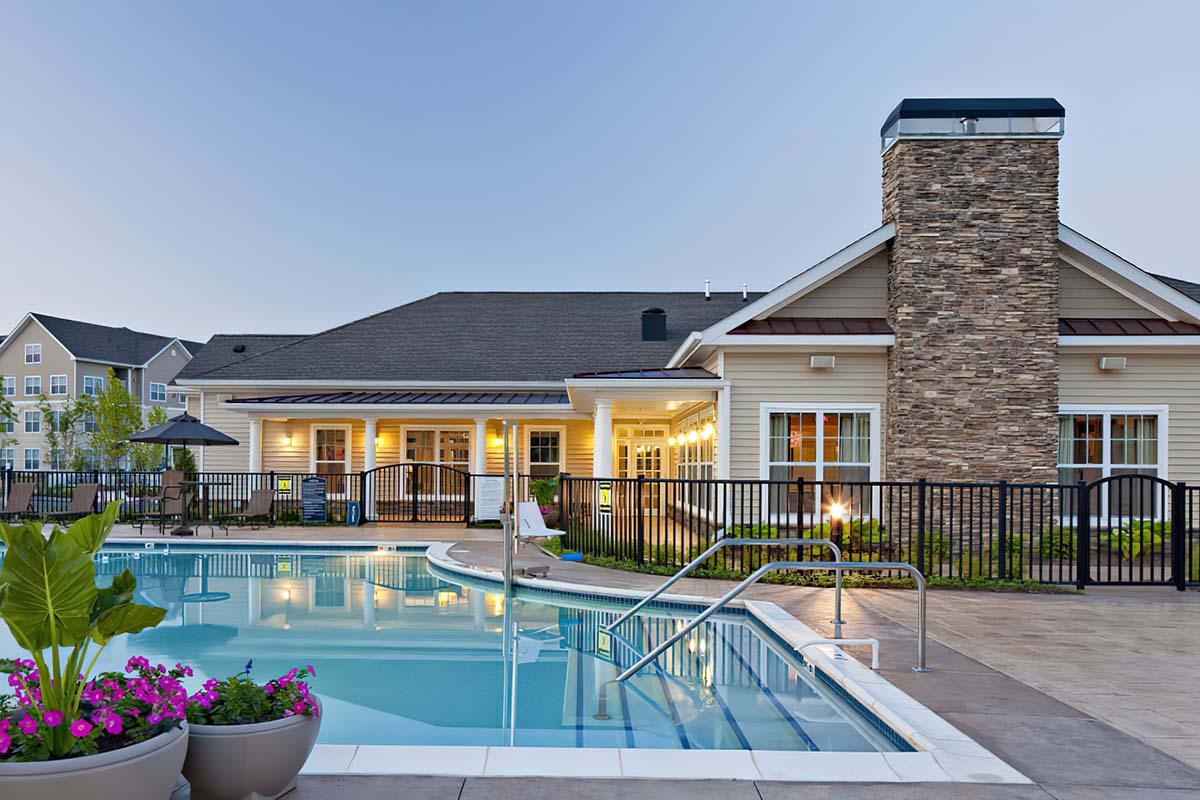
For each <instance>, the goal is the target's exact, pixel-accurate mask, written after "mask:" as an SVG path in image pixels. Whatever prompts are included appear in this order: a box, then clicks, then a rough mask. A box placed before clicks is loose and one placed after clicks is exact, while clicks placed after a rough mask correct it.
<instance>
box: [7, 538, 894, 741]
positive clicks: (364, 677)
mask: <svg viewBox="0 0 1200 800" xmlns="http://www.w3.org/2000/svg"><path fill="white" fill-rule="evenodd" d="M126 568H128V569H130V570H131V571H132V572H133V573H134V574H135V575H136V576H137V578H138V584H139V594H140V598H139V599H140V601H142V602H148V603H153V604H155V605H159V606H162V607H165V608H166V609H167V616H166V619H165V620H164V621H163V623H162V624H161V625H160V626H159V627H158V628H156V629H154V630H151V631H146V632H143V633H141V634H139V635H137V636H131V637H122V638H121V639H119V640H117V641H116V642H115V643H114V644H113V645H111V646H110V647H109V648H108V650H106V651H105V653H104V655H103V656H102V657H101V662H100V664H99V668H100V669H120V668H121V667H122V666H123V665H124V663H125V661H126V660H127V659H128V658H129V657H130V656H131V655H144V656H146V657H147V658H149V659H150V661H151V662H152V663H155V662H162V663H167V664H173V663H175V662H177V661H180V662H183V663H185V664H188V665H190V666H192V668H193V669H195V671H196V683H197V685H198V684H199V683H200V682H201V681H203V680H204V679H205V678H207V677H214V676H215V677H224V676H227V675H230V674H233V673H236V672H238V671H240V670H241V669H242V668H243V666H244V665H245V664H246V662H247V661H249V660H251V659H253V662H254V666H253V673H252V674H253V676H254V677H255V678H256V679H258V680H260V681H262V680H266V679H268V678H271V677H275V676H278V675H281V674H283V673H284V672H286V671H287V670H288V669H289V668H291V667H292V666H295V665H303V664H312V665H313V667H315V669H316V672H317V677H316V679H315V680H314V681H313V687H314V689H315V690H316V691H317V692H318V694H319V695H320V696H321V698H322V701H323V703H324V704H325V720H324V723H323V725H322V728H321V736H320V741H321V742H323V743H326V744H399V745H416V744H423V745H430V744H433V745H493V746H494V745H510V744H511V745H517V746H553V747H638V748H683V749H761V750H821V751H841V752H845V751H867V752H876V751H888V750H897V749H908V748H907V746H906V745H905V744H904V743H903V742H902V741H901V740H899V738H898V737H897V736H896V735H895V734H894V733H891V732H890V731H889V730H887V729H886V728H885V727H884V726H883V725H882V724H881V723H880V722H879V721H878V720H876V719H875V718H874V717H872V716H870V715H869V714H866V713H863V709H861V707H856V704H854V703H853V701H851V700H849V699H848V698H846V697H845V695H844V694H843V693H841V692H840V690H838V689H836V688H835V687H834V686H833V685H832V684H831V683H830V682H829V681H827V680H826V679H824V678H823V677H822V676H821V675H820V674H819V673H814V672H813V670H812V668H811V667H810V666H809V665H807V664H806V663H805V662H804V660H803V659H802V658H801V657H800V656H798V655H797V654H795V653H794V652H792V651H790V649H789V648H787V647H786V646H785V645H783V644H782V643H781V642H779V641H777V640H775V639H774V638H773V637H772V636H771V635H770V634H769V633H767V632H766V631H765V630H762V629H760V628H758V626H757V624H756V623H753V622H752V621H751V620H750V619H749V618H748V617H747V616H746V615H744V614H729V615H725V616H717V617H714V618H713V620H711V621H710V622H709V623H707V624H706V625H704V626H703V627H701V628H699V629H698V630H697V631H696V632H695V634H694V635H693V636H691V637H687V638H685V639H683V640H682V641H680V642H679V643H678V644H677V645H676V646H675V647H674V648H673V649H671V650H669V651H668V652H667V653H665V654H664V655H663V656H662V657H661V658H660V659H659V660H658V662H657V664H656V665H655V666H651V667H647V668H646V669H644V670H642V671H641V672H640V673H639V674H638V675H636V676H635V677H634V678H632V679H631V680H629V681H627V682H625V683H623V684H620V683H616V682H615V681H614V680H613V679H614V678H615V677H616V674H617V673H618V672H619V671H620V669H619V668H620V667H624V666H628V665H629V664H631V663H633V662H634V661H635V660H636V659H637V658H638V657H639V656H640V655H641V654H642V653H644V652H646V651H647V649H648V648H649V647H652V646H653V645H654V644H655V643H657V642H659V641H662V640H663V639H665V638H667V637H669V636H670V635H671V634H672V633H673V632H674V631H675V630H677V629H678V627H679V626H682V625H683V624H684V621H685V620H686V619H687V618H689V617H690V616H694V614H695V610H688V609H681V610H679V611H678V612H672V611H668V610H662V611H655V612H653V613H652V615H649V616H639V617H635V618H634V619H632V620H630V621H628V622H626V623H624V624H623V625H622V626H621V627H620V628H619V629H618V630H617V632H616V635H615V636H614V637H613V642H612V644H611V646H610V647H609V648H608V652H605V651H604V650H603V648H598V647H597V631H598V630H599V629H600V627H601V626H602V625H604V624H606V623H607V622H609V621H611V620H612V619H614V618H615V616H616V615H617V614H618V613H619V612H620V610H621V608H620V607H619V606H616V605H605V604H602V603H598V602H592V601H588V600H580V599H577V598H569V597H566V596H556V595H552V594H544V593H538V592H524V591H521V592H518V593H517V596H516V597H515V598H514V600H513V601H512V603H511V604H508V603H506V602H505V598H504V597H503V595H502V594H500V593H497V592H496V587H495V586H494V585H492V584H487V583H482V582H479V583H474V582H470V581H467V580H466V579H460V578H456V577H451V576H445V575H438V574H435V573H434V572H433V571H431V569H430V568H429V566H428V562H427V561H426V559H425V557H424V555H423V554H422V553H419V552H407V553H406V552H380V551H376V550H374V549H364V548H326V549H314V548H311V547H309V548H294V549H280V548H265V547H264V548H247V547H241V546H238V547H228V546H227V547H220V548H213V547H210V548H208V549H205V548H203V547H199V546H172V547H171V548H170V549H169V551H168V550H167V549H165V548H164V547H163V546H161V545H160V546H158V547H157V548H156V549H145V548H141V547H137V548H133V547H108V548H106V549H105V550H104V551H103V553H102V555H101V556H100V557H99V559H98V563H97V572H98V574H99V575H100V576H101V577H100V581H101V582H106V581H107V580H110V579H111V576H113V575H115V574H117V573H118V572H120V571H121V570H122V569H126ZM506 619H507V621H508V625H509V627H508V631H509V635H508V636H506V635H505V631H506V624H505V623H506ZM15 653H16V648H15V644H14V643H13V642H12V639H11V638H10V635H9V633H8V630H7V629H6V628H3V629H0V656H4V655H9V654H15Z"/></svg>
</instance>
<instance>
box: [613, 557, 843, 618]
mask: <svg viewBox="0 0 1200 800" xmlns="http://www.w3.org/2000/svg"><path fill="white" fill-rule="evenodd" d="M748 545H764V546H772V545H785V546H790V545H799V546H806V545H813V546H815V545H825V546H826V547H828V548H829V549H830V551H831V552H832V553H833V559H834V561H835V562H836V561H841V560H842V549H841V548H840V547H838V546H837V544H836V543H835V542H834V541H833V540H831V539H718V540H717V541H716V543H715V544H713V546H712V547H710V548H708V549H707V550H705V551H704V552H703V553H701V554H700V555H698V556H696V557H695V558H694V559H692V560H691V561H690V562H689V563H688V564H687V566H685V567H684V568H683V569H681V570H679V572H676V573H675V574H674V575H672V576H671V577H670V578H667V580H666V582H665V583H663V584H662V585H661V586H659V587H658V588H657V589H655V590H654V591H653V592H651V593H650V594H648V595H646V596H645V597H643V598H642V599H641V600H640V601H638V603H637V605H635V606H633V607H632V608H630V609H629V610H628V611H626V612H625V613H624V614H622V615H621V616H619V617H617V618H616V619H615V620H613V621H612V622H610V623H608V624H607V625H605V626H604V630H606V631H610V632H611V631H612V629H613V628H615V627H617V626H618V625H620V624H621V623H622V622H624V621H625V620H627V619H629V618H630V617H632V616H633V615H634V614H636V613H637V612H639V611H641V610H642V609H643V608H645V607H646V606H647V605H649V604H650V603H651V602H653V600H654V598H656V597H658V596H659V595H661V594H662V593H663V592H665V591H666V590H667V589H670V588H671V587H672V586H674V585H675V584H676V583H678V582H679V580H680V579H681V578H683V576H684V575H687V574H688V573H689V572H691V571H692V570H694V569H695V568H696V567H698V566H700V565H701V564H703V563H704V562H705V561H707V560H708V559H709V558H710V557H712V555H713V554H714V553H716V552H717V551H718V550H720V549H722V548H724V547H733V546H739V547H741V546H748ZM773 563H774V562H773ZM833 588H834V595H833V624H834V625H837V626H839V627H840V626H841V625H842V571H841V570H834V575H833Z"/></svg>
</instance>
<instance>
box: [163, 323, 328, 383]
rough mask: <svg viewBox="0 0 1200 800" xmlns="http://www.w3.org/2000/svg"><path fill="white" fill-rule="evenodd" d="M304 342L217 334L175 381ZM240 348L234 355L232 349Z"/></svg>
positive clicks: (272, 336) (288, 337) (257, 335)
mask: <svg viewBox="0 0 1200 800" xmlns="http://www.w3.org/2000/svg"><path fill="white" fill-rule="evenodd" d="M306 338H308V334H262V333H249V334H242V333H238V334H231V333H222V334H218V335H216V336H214V337H212V338H211V339H209V340H208V343H207V344H205V345H204V349H203V350H201V351H200V352H199V353H198V354H196V355H195V356H194V357H193V358H192V360H191V361H189V362H188V363H187V366H185V367H184V368H183V369H182V370H180V371H179V374H178V375H176V376H175V377H176V379H179V378H186V377H188V376H189V375H192V374H199V373H202V372H204V373H206V372H211V371H213V370H219V369H221V368H222V367H226V366H228V365H230V364H233V363H235V362H238V361H242V360H245V359H247V358H252V357H254V356H257V355H261V354H262V353H265V352H267V351H268V350H274V349H275V348H277V347H283V346H284V345H289V344H294V343H295V342H299V341H301V340H302V339H306ZM237 347H240V348H241V350H240V351H238V350H236V349H235V348H237Z"/></svg>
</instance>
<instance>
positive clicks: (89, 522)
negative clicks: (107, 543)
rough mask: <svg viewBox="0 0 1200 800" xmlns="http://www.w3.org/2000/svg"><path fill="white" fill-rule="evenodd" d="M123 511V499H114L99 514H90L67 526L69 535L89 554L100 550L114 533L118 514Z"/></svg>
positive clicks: (92, 554)
mask: <svg viewBox="0 0 1200 800" xmlns="http://www.w3.org/2000/svg"><path fill="white" fill-rule="evenodd" d="M120 513H121V501H120V500H113V501H112V502H111V503H109V504H108V505H107V506H105V507H104V510H103V511H101V512H100V513H99V514H89V515H87V516H86V517H83V518H82V519H79V520H76V521H75V522H73V523H71V527H69V528H67V536H70V537H71V538H72V539H74V540H75V543H76V544H78V545H79V546H80V547H82V548H83V549H84V551H85V552H86V553H87V554H88V555H89V556H94V555H96V553H98V552H100V548H101V547H102V546H103V545H104V540H105V539H107V538H108V534H110V533H112V529H113V525H114V524H115V523H116V521H117V515H118V514H120Z"/></svg>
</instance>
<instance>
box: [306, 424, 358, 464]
mask: <svg viewBox="0 0 1200 800" xmlns="http://www.w3.org/2000/svg"><path fill="white" fill-rule="evenodd" d="M319 430H322V431H345V432H346V462H345V463H346V469H345V474H347V475H348V474H349V473H350V465H351V464H353V463H354V453H353V449H354V426H352V425H350V424H348V423H328V422H314V423H312V424H310V425H309V426H308V471H309V472H310V473H312V474H314V475H315V474H316V472H317V431H319ZM325 463H329V464H332V463H333V462H332V461H329V462H325Z"/></svg>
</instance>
